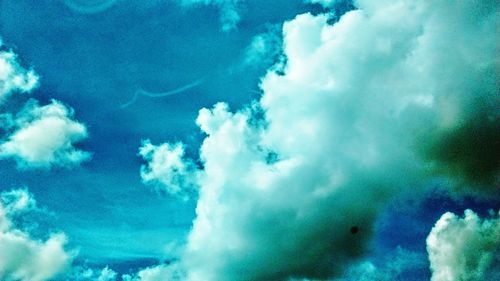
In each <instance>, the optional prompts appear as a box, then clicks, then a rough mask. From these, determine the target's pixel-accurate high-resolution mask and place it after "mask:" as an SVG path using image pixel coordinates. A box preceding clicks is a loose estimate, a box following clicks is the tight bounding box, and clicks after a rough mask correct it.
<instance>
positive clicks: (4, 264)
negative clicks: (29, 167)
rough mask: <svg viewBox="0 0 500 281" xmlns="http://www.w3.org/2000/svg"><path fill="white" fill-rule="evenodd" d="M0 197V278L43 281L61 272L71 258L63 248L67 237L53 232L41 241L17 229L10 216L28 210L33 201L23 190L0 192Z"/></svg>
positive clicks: (10, 280)
mask: <svg viewBox="0 0 500 281" xmlns="http://www.w3.org/2000/svg"><path fill="white" fill-rule="evenodd" d="M1 198H2V200H1V201H0V279H1V280H7V281H14V280H16V281H44V280H51V279H52V278H54V277H56V276H58V275H60V274H61V273H63V272H64V271H65V270H66V269H67V267H68V266H69V264H70V263H71V260H72V258H73V254H72V253H69V252H67V251H66V250H65V249H64V247H65V244H66V240H67V239H66V236H65V235H64V234H62V233H57V234H52V235H50V237H49V238H48V239H47V240H45V241H42V240H38V239H34V238H32V237H30V234H29V233H27V232H25V231H23V230H21V229H18V228H16V226H15V224H14V222H13V221H12V219H11V216H13V215H16V213H19V212H27V211H30V210H31V207H30V206H33V205H34V204H35V203H34V202H35V201H34V199H33V197H32V196H31V194H29V193H28V192H27V191H26V190H13V191H10V192H3V193H2V194H1ZM13 198H14V199H13Z"/></svg>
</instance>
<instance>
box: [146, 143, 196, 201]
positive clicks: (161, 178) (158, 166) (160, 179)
mask: <svg viewBox="0 0 500 281" xmlns="http://www.w3.org/2000/svg"><path fill="white" fill-rule="evenodd" d="M184 150H185V148H184V145H183V144H182V143H177V144H174V145H170V144H168V143H165V144H162V145H159V146H155V145H153V144H151V142H150V141H149V140H146V141H144V142H143V143H142V146H141V148H140V149H139V155H140V156H141V157H142V158H143V159H144V160H146V161H147V162H148V163H147V164H146V165H143V166H142V167H141V178H142V181H143V182H144V183H147V184H155V185H157V186H159V187H160V188H161V189H163V190H165V191H166V192H168V193H170V194H173V195H178V196H181V197H183V198H186V199H187V196H188V194H189V193H190V192H191V190H192V189H193V185H194V181H195V179H194V176H193V175H192V173H194V172H195V171H196V168H195V166H194V164H193V163H192V162H190V161H189V160H187V159H185V158H184Z"/></svg>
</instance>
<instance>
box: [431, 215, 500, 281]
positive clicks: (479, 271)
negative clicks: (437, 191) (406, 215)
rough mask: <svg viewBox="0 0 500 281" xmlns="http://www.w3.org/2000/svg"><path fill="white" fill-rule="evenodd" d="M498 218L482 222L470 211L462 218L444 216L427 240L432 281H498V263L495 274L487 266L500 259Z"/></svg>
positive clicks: (499, 220) (499, 273) (499, 225)
mask: <svg viewBox="0 0 500 281" xmlns="http://www.w3.org/2000/svg"><path fill="white" fill-rule="evenodd" d="M498 215H499V214H497V215H496V216H495V217H492V218H489V219H484V220H483V219H481V218H479V217H478V215H477V214H476V213H474V212H473V211H471V210H466V211H465V216H464V217H463V218H460V217H458V216H457V215H455V214H453V213H445V214H444V215H443V216H442V217H441V218H440V219H439V220H438V221H437V222H436V225H435V226H434V228H433V229H432V231H431V233H430V234H429V236H428V237H427V251H428V252H429V260H430V263H431V270H432V279H431V280H432V281H454V280H467V281H480V280H497V278H498V277H500V268H499V267H498V264H497V268H496V271H494V270H490V267H491V266H492V265H493V263H495V262H496V263H498V262H499V258H500V217H499V216H498ZM495 257H496V259H495ZM493 276H496V277H493Z"/></svg>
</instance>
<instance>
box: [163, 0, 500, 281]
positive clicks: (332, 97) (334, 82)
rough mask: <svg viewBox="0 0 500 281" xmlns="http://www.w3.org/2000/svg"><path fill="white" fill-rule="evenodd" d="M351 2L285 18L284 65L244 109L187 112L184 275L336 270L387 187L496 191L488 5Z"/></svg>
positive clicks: (281, 275) (271, 275)
mask: <svg viewBox="0 0 500 281" xmlns="http://www.w3.org/2000/svg"><path fill="white" fill-rule="evenodd" d="M358 2H359V3H358V5H359V8H360V9H358V10H355V11H351V12H348V13H347V14H345V15H344V16H343V17H342V18H341V19H340V20H339V21H338V22H337V23H335V24H334V25H329V24H328V23H327V22H328V16H327V15H317V16H313V15H310V14H304V15H299V16H297V17H296V18H295V19H294V20H292V21H290V22H287V23H285V25H284V27H283V37H284V40H283V41H284V53H285V55H286V56H287V64H286V67H285V69H284V75H281V74H277V73H275V72H274V71H269V73H268V74H267V75H266V76H265V77H264V78H263V79H262V83H261V88H262V90H263V96H262V98H261V99H260V101H259V102H258V103H256V104H254V105H253V107H251V108H245V109H243V110H239V111H235V112H232V111H230V110H229V108H228V106H227V105H226V104H224V103H219V104H216V105H215V106H214V108H213V109H202V110H200V113H199V116H198V119H197V124H198V125H199V127H200V129H201V130H202V131H203V132H204V133H205V134H206V135H207V136H206V138H205V140H204V141H203V144H202V146H201V149H200V154H201V160H202V162H203V164H204V169H203V170H200V171H199V172H197V173H190V174H188V175H187V176H189V175H196V179H192V180H193V181H196V182H197V183H198V185H199V186H200V188H199V200H198V204H197V208H196V214H197V217H196V219H195V220H194V222H193V228H192V231H191V233H190V234H189V238H188V243H187V245H186V249H185V252H184V253H183V254H182V255H181V261H180V266H181V267H182V268H183V270H185V271H186V272H187V280H190V281H201V280H203V281H207V280H208V281H210V280H218V281H225V280H231V281H239V280H241V281H243V280H276V281H282V280H288V279H290V278H295V279H301V278H311V279H314V278H316V279H326V278H330V277H335V276H340V275H341V274H342V273H343V271H344V270H345V268H347V267H348V266H349V265H350V264H352V263H355V262H357V261H358V260H359V259H360V258H361V257H362V256H363V255H364V254H365V250H366V247H367V243H368V241H369V239H370V237H371V234H372V232H373V223H374V218H375V217H376V216H377V214H378V210H379V208H380V206H382V205H383V204H385V203H387V201H388V200H390V199H391V198H392V197H393V196H394V195H395V194H398V192H400V191H403V190H408V189H410V188H411V189H418V188H419V187H421V186H425V185H426V180H427V179H430V178H433V177H434V176H436V175H438V176H442V177H447V178H449V179H450V180H451V181H452V182H453V183H454V184H456V186H467V187H474V188H476V189H475V190H476V191H481V192H486V193H488V192H492V193H494V192H498V190H497V186H498V184H497V183H498V178H497V175H498V169H499V167H498V161H497V159H496V158H495V157H494V156H493V157H492V156H491V153H485V152H490V151H496V150H497V149H496V148H498V147H497V146H498V142H497V141H496V140H498V132H499V131H500V130H495V128H496V127H497V124H498V114H497V113H496V108H497V107H496V106H497V104H498V99H499V97H498V91H497V90H498V87H497V85H498V84H497V81H498V77H499V76H498V69H499V68H498V66H499V59H498V57H497V40H496V38H495V36H493V34H498V28H499V26H500V25H499V7H498V5H497V2H496V1H482V2H481V4H478V3H477V2H476V1H472V0H470V1H460V2H459V3H454V4H451V3H449V2H440V3H439V4H436V3H435V1H419V2H418V3H415V2H414V1H409V0H408V1H407V0H398V1H393V0H391V1H388V0H387V1H380V2H379V1H377V2H376V3H374V2H370V1H358ZM472 11H474V12H472ZM256 112H265V120H262V119H259V117H258V115H259V114H257V113H256ZM171 150H172V146H170V148H169V149H168V151H171ZM170 153H171V152H170ZM174 155H175V154H174ZM174 158H175V157H174ZM175 159H180V158H179V157H177V158H175ZM166 169H167V170H170V166H169V165H166ZM464 182H467V183H468V184H466V185H465V184H464V185H460V184H461V183H464ZM354 226H357V227H358V228H359V231H358V232H357V233H352V232H351V231H350V229H351V228H352V227H354Z"/></svg>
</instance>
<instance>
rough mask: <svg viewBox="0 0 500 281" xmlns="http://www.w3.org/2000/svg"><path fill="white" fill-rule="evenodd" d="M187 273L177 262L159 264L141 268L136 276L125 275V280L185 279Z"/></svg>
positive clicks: (159, 280)
mask: <svg viewBox="0 0 500 281" xmlns="http://www.w3.org/2000/svg"><path fill="white" fill-rule="evenodd" d="M185 278H186V277H185V274H184V272H183V271H182V270H179V265H178V264H177V263H173V264H166V265H158V266H153V267H148V268H145V269H142V270H140V271H139V272H138V273H137V274H135V275H134V276H132V275H128V274H126V275H123V276H122V279H123V281H164V280H169V281H184V280H186V279H185Z"/></svg>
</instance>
